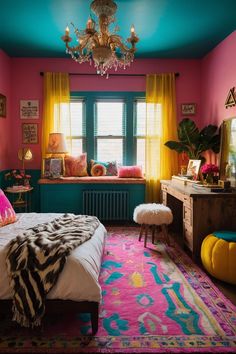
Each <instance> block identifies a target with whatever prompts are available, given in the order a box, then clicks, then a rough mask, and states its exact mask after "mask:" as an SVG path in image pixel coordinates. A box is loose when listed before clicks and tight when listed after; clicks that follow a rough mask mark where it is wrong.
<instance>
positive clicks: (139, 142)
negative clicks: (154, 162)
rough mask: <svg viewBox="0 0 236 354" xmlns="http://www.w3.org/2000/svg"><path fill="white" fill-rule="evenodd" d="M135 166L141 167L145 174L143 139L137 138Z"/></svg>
mask: <svg viewBox="0 0 236 354" xmlns="http://www.w3.org/2000/svg"><path fill="white" fill-rule="evenodd" d="M136 161H137V165H141V166H142V168H143V172H145V139H140V138H137V156H136Z"/></svg>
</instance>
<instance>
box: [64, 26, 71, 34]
mask: <svg viewBox="0 0 236 354" xmlns="http://www.w3.org/2000/svg"><path fill="white" fill-rule="evenodd" d="M69 34H70V29H69V27H68V26H66V29H65V35H66V36H69Z"/></svg>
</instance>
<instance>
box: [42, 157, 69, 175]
mask: <svg viewBox="0 0 236 354" xmlns="http://www.w3.org/2000/svg"><path fill="white" fill-rule="evenodd" d="M63 173H64V160H63V158H60V157H57V158H56V157H55V158H54V157H49V158H45V159H43V169H42V177H44V178H59V177H61V176H63Z"/></svg>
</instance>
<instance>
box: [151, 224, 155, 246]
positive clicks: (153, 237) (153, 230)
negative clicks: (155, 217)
mask: <svg viewBox="0 0 236 354" xmlns="http://www.w3.org/2000/svg"><path fill="white" fill-rule="evenodd" d="M151 228H152V243H154V240H155V229H156V226H155V225H151Z"/></svg>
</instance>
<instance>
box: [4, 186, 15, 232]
mask: <svg viewBox="0 0 236 354" xmlns="http://www.w3.org/2000/svg"><path fill="white" fill-rule="evenodd" d="M15 221H16V213H15V211H14V209H13V208H12V205H11V203H10V202H9V200H8V199H7V197H6V196H5V194H4V192H3V191H2V190H1V189H0V227H2V226H4V225H7V224H12V223H13V222H15Z"/></svg>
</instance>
